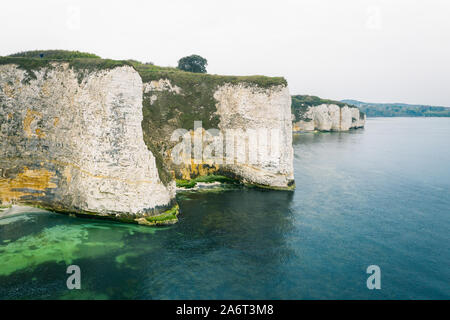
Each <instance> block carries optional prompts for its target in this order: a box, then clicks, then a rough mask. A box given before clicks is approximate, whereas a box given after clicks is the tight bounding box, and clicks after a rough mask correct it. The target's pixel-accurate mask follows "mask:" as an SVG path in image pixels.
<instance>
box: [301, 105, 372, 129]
mask: <svg viewBox="0 0 450 320" xmlns="http://www.w3.org/2000/svg"><path fill="white" fill-rule="evenodd" d="M303 119H304V120H300V121H298V122H294V124H293V129H294V131H314V130H319V131H348V130H350V129H353V128H361V127H364V125H365V115H364V117H363V118H361V117H360V112H359V109H358V108H354V107H349V106H344V107H339V106H338V105H335V104H321V105H318V106H314V107H309V108H308V110H307V111H306V112H305V114H304V115H303Z"/></svg>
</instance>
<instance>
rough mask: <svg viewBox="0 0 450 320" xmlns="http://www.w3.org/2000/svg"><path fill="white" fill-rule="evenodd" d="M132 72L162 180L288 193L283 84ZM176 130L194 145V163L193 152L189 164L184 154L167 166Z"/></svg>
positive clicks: (288, 124) (289, 154) (288, 128)
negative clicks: (214, 180)
mask: <svg viewBox="0 0 450 320" xmlns="http://www.w3.org/2000/svg"><path fill="white" fill-rule="evenodd" d="M137 70H138V71H139V72H140V73H141V75H142V77H143V81H144V121H143V128H144V140H146V141H147V142H149V144H151V145H154V146H155V151H156V152H157V153H158V154H160V155H161V163H162V165H161V168H160V169H161V170H160V171H161V174H160V175H161V176H168V177H175V178H176V179H184V180H190V179H193V178H195V177H198V176H204V175H211V174H214V175H215V174H220V175H225V176H230V177H233V178H237V179H238V180H240V181H242V182H244V183H248V184H252V185H257V186H260V187H268V188H272V189H293V188H294V174H293V148H292V121H291V112H290V106H291V99H290V96H289V90H288V88H287V84H286V81H285V80H284V79H283V78H267V77H260V76H256V77H231V76H217V75H208V74H190V73H185V72H183V73H180V72H173V71H171V70H167V71H166V70H158V71H155V70H152V67H146V66H137ZM195 122H201V128H195ZM177 129H182V130H185V131H186V132H185V136H186V135H187V137H188V138H189V137H192V140H195V137H196V136H197V137H199V139H200V140H201V143H200V144H201V148H200V149H202V150H201V151H200V152H199V153H198V154H197V155H196V150H195V146H194V145H192V149H193V150H192V154H193V156H192V157H191V152H189V151H188V152H187V153H188V154H187V155H186V154H183V158H184V160H186V161H183V162H182V163H176V162H174V161H173V156H174V151H175V149H176V148H177V147H176V145H177V144H179V143H180V140H179V139H175V140H174V139H172V135H173V132H174V131H175V130H177ZM211 132H215V134H216V135H215V136H213V135H212V134H210V133H211ZM212 145H213V146H212ZM268 145H270V147H269V146H268ZM209 149H214V151H215V154H214V152H212V153H213V154H210V152H208V151H210V150H209ZM185 153H186V152H185ZM164 172H166V174H164Z"/></svg>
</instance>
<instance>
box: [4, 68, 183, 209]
mask: <svg viewBox="0 0 450 320" xmlns="http://www.w3.org/2000/svg"><path fill="white" fill-rule="evenodd" d="M35 75H36V79H31V80H29V82H28V83H27V82H26V81H23V80H24V79H25V78H26V73H25V71H23V70H21V69H18V68H17V67H16V66H15V65H3V66H0V114H1V116H0V117H2V118H1V119H0V120H1V122H0V124H1V128H0V129H1V130H0V150H1V153H0V172H1V173H2V174H0V190H1V192H0V201H1V202H2V203H24V202H27V203H32V204H42V205H43V206H45V207H48V208H50V209H55V210H61V211H74V212H80V213H84V212H88V213H93V214H100V215H103V214H105V215H106V214H108V215H110V214H113V215H115V214H123V213H126V214H128V213H131V214H137V215H142V214H144V215H145V214H147V213H150V212H152V211H153V210H154V209H155V208H157V207H159V206H167V205H169V204H170V202H171V201H172V199H173V197H174V195H175V185H174V183H172V184H170V185H169V186H165V185H164V184H162V183H161V181H160V179H159V176H158V170H157V168H156V164H155V158H154V156H153V155H152V153H151V152H150V151H149V150H148V149H147V147H146V145H145V143H144V140H143V133H142V127H141V122H142V118H143V115H142V91H143V85H142V80H141V78H140V76H139V74H138V73H137V72H136V71H135V70H134V69H133V68H131V67H128V66H124V67H117V68H114V69H111V70H99V71H95V72H91V73H88V74H84V75H83V77H81V83H79V81H78V77H79V74H78V73H76V72H74V71H73V70H72V69H69V65H68V64H67V63H58V64H54V65H53V67H50V68H43V69H41V70H39V71H35Z"/></svg>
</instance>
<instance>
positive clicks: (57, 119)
mask: <svg viewBox="0 0 450 320" xmlns="http://www.w3.org/2000/svg"><path fill="white" fill-rule="evenodd" d="M58 123H59V118H58V117H55V118H54V119H53V125H54V126H55V127H56V126H57V125H58Z"/></svg>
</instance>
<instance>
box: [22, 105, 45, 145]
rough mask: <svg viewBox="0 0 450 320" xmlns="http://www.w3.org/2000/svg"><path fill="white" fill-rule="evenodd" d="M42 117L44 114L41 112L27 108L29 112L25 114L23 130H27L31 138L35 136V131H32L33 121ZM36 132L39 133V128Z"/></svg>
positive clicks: (28, 136)
mask: <svg viewBox="0 0 450 320" xmlns="http://www.w3.org/2000/svg"><path fill="white" fill-rule="evenodd" d="M41 117H42V114H41V113H40V112H38V111H34V110H30V109H27V114H26V115H25V119H23V130H24V131H25V135H26V136H27V138H31V137H32V136H33V132H32V131H31V123H32V122H33V121H34V120H36V119H37V118H41ZM36 134H37V135H38V133H37V130H36ZM38 136H39V135H38Z"/></svg>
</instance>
